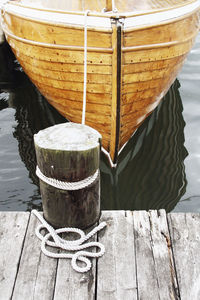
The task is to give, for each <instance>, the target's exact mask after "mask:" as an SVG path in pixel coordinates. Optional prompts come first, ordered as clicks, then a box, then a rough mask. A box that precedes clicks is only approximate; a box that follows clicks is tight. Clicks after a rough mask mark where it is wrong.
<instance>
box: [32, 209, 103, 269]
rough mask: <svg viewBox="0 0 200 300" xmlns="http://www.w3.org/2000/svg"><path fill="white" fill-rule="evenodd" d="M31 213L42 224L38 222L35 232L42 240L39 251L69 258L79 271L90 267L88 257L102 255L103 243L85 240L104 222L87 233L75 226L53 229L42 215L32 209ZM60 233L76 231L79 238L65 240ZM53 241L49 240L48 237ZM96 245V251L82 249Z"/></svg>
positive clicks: (50, 255) (55, 256) (52, 255)
mask: <svg viewBox="0 0 200 300" xmlns="http://www.w3.org/2000/svg"><path fill="white" fill-rule="evenodd" d="M32 213H33V214H34V215H35V216H36V217H37V218H38V219H39V220H40V222H41V223H42V224H40V225H39V226H38V227H37V228H36V230H35V233H36V235H37V237H38V238H39V239H40V240H41V241H42V243H41V251H42V252H43V253H44V254H45V255H47V256H49V257H52V258H71V259H72V260H71V265H72V268H73V269H74V270H75V271H77V272H80V273H84V272H88V271H89V270H90V269H91V266H92V264H91V262H90V260H89V259H88V257H91V258H97V257H100V256H102V255H103V254H104V253H105V247H104V245H103V244H101V243H99V242H87V243H85V242H86V241H87V240H89V239H90V238H91V237H92V236H94V235H95V234H96V233H97V232H98V231H100V230H102V229H103V228H104V227H105V226H106V222H102V223H100V224H99V225H98V226H97V227H95V228H94V229H92V230H91V231H90V232H89V233H88V234H87V235H86V234H85V233H84V231H83V230H81V229H77V228H69V227H66V228H60V229H54V228H53V227H52V226H51V225H49V224H48V223H47V222H46V221H45V219H44V218H43V217H42V215H41V214H40V213H39V212H38V211H36V210H33V211H32ZM42 229H46V230H47V231H48V233H46V234H45V235H42V234H41V230H42ZM62 233H76V234H79V235H80V238H79V239H77V240H72V241H69V240H65V239H63V238H61V237H60V236H59V234H62ZM51 238H52V239H53V241H50V239H51ZM46 246H51V247H54V248H58V249H61V250H65V251H77V252H76V253H55V252H52V251H50V250H49V248H48V249H47V248H46ZM92 247H96V248H99V251H98V252H90V251H83V249H87V248H92ZM78 261H80V262H83V263H85V266H81V267H80V266H79V265H78Z"/></svg>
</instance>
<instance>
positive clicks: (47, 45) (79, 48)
mask: <svg viewBox="0 0 200 300" xmlns="http://www.w3.org/2000/svg"><path fill="white" fill-rule="evenodd" d="M2 28H3V31H4V33H5V35H7V36H9V37H10V38H13V39H14V40H17V41H19V42H22V43H25V44H30V45H34V46H38V47H43V48H54V49H60V50H73V51H83V52H84V46H68V45H60V44H50V43H42V42H37V41H33V40H27V39H24V38H22V37H18V36H16V35H14V34H13V33H11V32H9V31H8V30H7V29H5V27H4V26H2ZM87 51H89V52H102V53H110V54H112V53H113V49H112V48H100V47H87ZM102 65H103V64H102Z"/></svg>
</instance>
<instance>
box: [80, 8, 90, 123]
mask: <svg viewBox="0 0 200 300" xmlns="http://www.w3.org/2000/svg"><path fill="white" fill-rule="evenodd" d="M88 13H89V10H86V11H85V22H84V85H83V110H82V124H83V125H84V124H85V112H86V90H87V15H88Z"/></svg>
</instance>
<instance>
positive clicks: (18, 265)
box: [10, 212, 31, 299]
mask: <svg viewBox="0 0 200 300" xmlns="http://www.w3.org/2000/svg"><path fill="white" fill-rule="evenodd" d="M30 218H31V213H30V212H29V218H28V222H27V225H26V231H25V235H24V238H23V243H22V247H21V253H20V257H19V261H18V264H17V272H16V275H15V281H14V284H13V288H12V294H11V298H10V299H12V298H13V294H14V290H15V284H16V281H17V275H18V271H19V267H20V263H21V258H22V253H23V249H24V244H25V240H26V236H27V232H28V227H29V223H30Z"/></svg>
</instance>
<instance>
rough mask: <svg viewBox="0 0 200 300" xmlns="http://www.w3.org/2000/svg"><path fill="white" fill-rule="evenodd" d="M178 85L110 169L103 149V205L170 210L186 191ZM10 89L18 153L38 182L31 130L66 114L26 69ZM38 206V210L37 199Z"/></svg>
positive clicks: (60, 120)
mask: <svg viewBox="0 0 200 300" xmlns="http://www.w3.org/2000/svg"><path fill="white" fill-rule="evenodd" d="M18 73H19V72H18ZM178 88H179V83H178V81H175V83H174V84H173V86H172V87H171V89H170V90H169V92H168V94H167V95H166V96H165V99H164V101H162V102H161V104H160V105H159V106H158V107H157V109H156V110H155V111H154V112H153V113H152V114H151V116H149V117H148V118H147V119H146V120H145V122H144V123H143V124H142V125H141V127H140V128H139V129H138V131H137V132H136V133H135V135H134V136H133V137H132V138H131V140H130V141H129V142H128V144H127V145H126V147H125V148H124V150H123V151H122V152H121V154H120V157H119V162H118V165H117V167H116V168H113V169H112V168H110V166H109V162H108V160H107V158H106V156H104V155H103V154H102V158H101V198H102V200H101V203H102V209H130V210H134V209H159V208H165V209H166V210H167V211H170V210H172V209H173V208H174V206H175V205H176V203H177V202H178V201H179V199H180V198H181V196H182V195H183V194H184V192H185V188H186V176H185V167H184V159H185V157H186V156H187V151H186V149H185V147H184V133H183V130H184V126H185V123H184V120H183V116H182V109H183V107H182V102H181V98H180V95H179V91H178ZM8 90H9V89H8ZM9 93H10V98H9V100H8V102H9V103H8V105H9V106H12V107H14V108H15V109H16V113H15V118H16V121H17V125H16V127H15V130H14V133H13V135H14V137H15V138H16V139H17V140H18V148H19V153H20V156H21V159H22V161H23V162H24V164H25V166H26V168H27V169H28V171H29V177H30V178H31V180H32V182H33V183H34V184H36V185H38V179H37V177H36V175H35V168H36V158H35V151H34V145H33V134H35V133H36V132H38V131H39V130H41V129H44V128H46V127H49V126H52V125H54V124H58V123H62V122H65V119H64V118H63V117H62V116H60V115H59V114H58V113H57V112H56V111H55V110H54V109H53V108H52V106H50V105H49V104H48V103H47V102H46V101H45V99H44V97H43V96H41V94H40V93H39V92H38V91H37V90H36V88H35V87H34V86H33V85H32V84H31V82H30V81H29V79H28V78H27V77H26V75H25V74H24V73H21V84H20V85H19V86H18V87H15V88H14V89H11V90H10V91H9ZM11 95H12V97H11ZM27 188H28V187H27ZM38 193H39V190H38ZM38 196H39V195H38ZM33 200H34V199H33ZM37 203H38V202H37ZM32 208H35V204H34V201H33V203H32V202H31V201H30V202H29V203H27V210H31V209H32ZM36 208H38V209H40V208H41V203H38V204H37V207H36Z"/></svg>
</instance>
